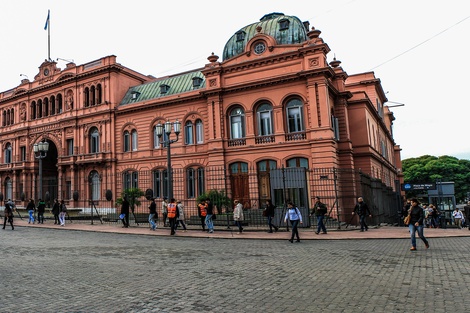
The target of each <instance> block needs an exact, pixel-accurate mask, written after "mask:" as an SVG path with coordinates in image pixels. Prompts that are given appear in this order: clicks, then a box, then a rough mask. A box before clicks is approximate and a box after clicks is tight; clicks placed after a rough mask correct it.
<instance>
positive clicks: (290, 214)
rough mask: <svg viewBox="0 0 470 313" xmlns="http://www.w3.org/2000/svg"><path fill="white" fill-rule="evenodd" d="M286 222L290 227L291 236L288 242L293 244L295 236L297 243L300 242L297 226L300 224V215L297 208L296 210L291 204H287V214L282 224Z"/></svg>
mask: <svg viewBox="0 0 470 313" xmlns="http://www.w3.org/2000/svg"><path fill="white" fill-rule="evenodd" d="M287 220H289V221H290V223H291V225H292V234H291V237H290V239H289V241H290V242H291V243H293V242H294V236H296V237H297V242H300V237H299V230H298V226H299V223H300V224H302V214H300V210H299V208H297V207H296V206H295V205H294V203H292V202H288V203H287V213H286V216H285V217H284V222H285V223H287Z"/></svg>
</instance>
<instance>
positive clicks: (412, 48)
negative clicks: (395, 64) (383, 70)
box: [370, 16, 470, 70]
mask: <svg viewBox="0 0 470 313" xmlns="http://www.w3.org/2000/svg"><path fill="white" fill-rule="evenodd" d="M469 18H470V16H467V17H466V18H464V19H463V20H460V21H458V22H457V23H455V24H454V25H452V26H449V27H447V28H446V29H444V30H443V31H440V32H439V33H437V34H435V35H433V36H432V37H430V38H428V39H426V40H425V41H423V42H421V43H419V44H417V45H416V46H413V47H411V48H410V49H408V50H405V51H403V52H402V53H400V54H398V55H396V56H394V57H393V58H391V59H389V60H387V61H385V62H383V63H380V64H379V65H377V66H375V67H373V68H371V69H370V70H374V69H376V68H378V67H380V66H382V65H384V64H387V63H388V62H390V61H393V60H395V59H396V58H398V57H401V56H402V55H404V54H405V53H408V52H410V51H411V50H414V49H416V48H418V47H419V46H421V45H423V44H425V43H426V42H428V41H430V40H432V39H434V38H436V37H437V36H439V35H441V34H443V33H445V32H446V31H448V30H449V29H451V28H453V27H455V26H457V25H458V24H460V23H462V22H464V21H465V20H467V19H469Z"/></svg>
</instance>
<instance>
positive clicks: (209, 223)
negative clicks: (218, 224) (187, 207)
mask: <svg viewBox="0 0 470 313" xmlns="http://www.w3.org/2000/svg"><path fill="white" fill-rule="evenodd" d="M206 225H207V229H208V230H209V232H213V231H214V222H213V221H212V214H207V215H206Z"/></svg>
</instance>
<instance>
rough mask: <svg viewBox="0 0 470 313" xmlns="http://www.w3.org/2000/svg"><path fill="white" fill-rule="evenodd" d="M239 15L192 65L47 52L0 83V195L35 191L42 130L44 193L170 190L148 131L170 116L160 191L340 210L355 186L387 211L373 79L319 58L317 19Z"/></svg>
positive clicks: (386, 128) (84, 200)
mask: <svg viewBox="0 0 470 313" xmlns="http://www.w3.org/2000/svg"><path fill="white" fill-rule="evenodd" d="M239 26H240V25H234V28H236V29H239V31H237V32H236V33H235V34H233V35H232V36H231V37H230V38H229V39H228V41H227V44H226V45H225V47H224V51H223V55H222V58H220V57H219V56H216V55H214V54H212V55H210V56H209V57H208V61H209V62H208V63H207V64H205V65H202V66H203V67H202V68H199V69H195V70H193V71H188V72H185V73H179V74H175V75H171V76H168V77H162V78H154V77H149V76H145V75H142V74H140V73H137V72H135V71H133V70H131V69H128V68H126V67H124V66H122V65H120V64H119V63H116V58H115V57H114V56H108V57H104V58H102V59H99V60H95V61H92V62H89V63H87V64H83V65H80V66H77V65H75V64H73V63H69V64H68V65H67V67H66V68H65V69H63V70H62V69H59V68H57V67H56V64H55V62H48V61H45V62H44V63H43V64H41V66H40V67H39V73H38V75H37V76H36V77H35V78H34V80H33V81H32V82H30V81H28V80H23V81H22V82H21V84H20V85H19V86H18V87H16V88H13V89H11V90H8V91H5V92H2V93H1V94H0V110H1V111H2V124H1V129H2V131H1V132H0V142H1V147H2V150H3V153H2V157H1V158H0V180H1V181H2V186H3V188H2V193H3V195H4V197H5V198H13V199H16V200H17V203H18V204H20V205H21V204H22V202H21V201H20V200H21V199H27V198H29V197H33V198H37V197H38V183H37V181H38V170H39V169H38V162H36V161H37V160H36V158H35V154H34V152H33V145H34V144H36V143H39V142H40V141H43V140H45V141H47V142H48V143H49V151H48V155H47V157H46V158H44V159H43V160H42V161H43V177H44V179H43V190H42V193H41V194H46V192H48V193H49V197H50V198H51V199H52V198H55V197H58V198H60V199H62V198H63V199H66V200H68V201H69V202H70V205H69V206H74V207H86V206H87V205H88V203H89V202H88V201H89V200H93V201H94V202H95V203H97V204H98V205H99V206H110V204H105V201H106V200H104V199H105V193H106V191H107V190H110V191H111V192H112V194H113V198H116V197H119V195H120V194H121V193H122V191H123V190H125V189H128V188H132V187H138V188H140V189H142V190H148V189H150V190H152V194H153V196H155V197H157V198H161V197H163V196H166V195H168V186H169V184H168V172H167V167H168V163H167V150H166V149H165V148H164V146H165V144H164V140H165V139H166V138H165V136H163V137H162V138H159V137H158V136H157V134H156V130H157V125H158V124H164V123H165V122H167V121H170V122H174V121H179V122H180V123H181V133H180V134H179V136H178V141H176V142H173V143H172V144H171V165H172V173H173V175H172V178H173V179H172V180H171V183H172V184H171V183H170V186H171V185H172V186H173V187H172V188H171V191H170V192H172V193H173V195H174V196H175V197H176V198H178V199H181V200H183V201H184V202H185V203H186V204H187V206H188V207H191V208H193V207H194V210H195V204H194V201H195V199H196V198H197V196H198V195H200V194H202V193H204V192H207V191H208V190H213V189H215V190H224V191H225V192H226V193H227V195H229V196H230V197H231V198H239V199H240V200H241V201H243V203H244V205H245V208H249V209H253V210H256V209H259V208H260V207H262V204H263V203H264V201H265V200H266V199H274V200H275V202H276V204H277V205H278V206H282V204H283V202H284V201H285V200H286V199H287V198H289V199H292V200H294V201H295V202H296V203H298V204H299V206H301V207H302V208H303V209H305V210H306V209H308V208H309V207H311V206H312V201H313V198H314V196H315V195H320V196H321V197H322V198H323V199H325V200H326V202H327V203H328V204H329V207H330V208H331V209H332V210H331V211H330V214H331V215H332V216H340V217H341V216H342V215H345V214H349V213H350V211H351V209H352V206H353V204H354V201H355V197H357V196H360V195H363V196H364V197H365V199H366V201H369V202H370V203H371V204H373V205H375V206H377V207H380V209H381V210H382V209H384V210H387V212H392V211H393V212H396V206H397V205H398V203H397V202H396V199H397V198H398V196H399V192H400V191H399V190H397V187H396V186H397V183H399V182H400V180H401V176H400V168H401V160H400V148H399V146H397V145H396V143H395V142H394V139H393V135H392V122H393V120H394V117H393V113H392V112H390V111H389V110H388V107H387V106H386V105H385V104H386V102H387V99H386V97H385V94H384V92H383V89H382V86H381V83H380V80H379V79H378V78H376V77H375V75H374V73H373V72H367V73H360V74H353V75H350V74H348V73H347V72H346V71H345V70H344V69H343V67H342V66H341V62H340V61H338V60H333V61H332V62H330V63H327V54H328V53H329V51H330V48H329V47H328V45H327V44H326V43H325V42H324V41H323V39H322V38H321V37H320V33H321V32H320V31H319V30H315V29H314V28H311V29H309V23H308V22H301V21H300V20H299V19H298V18H297V17H294V16H287V15H284V14H282V13H272V14H267V15H265V16H264V17H263V18H262V19H261V20H260V21H258V22H255V23H253V24H250V25H247V26H245V27H242V28H238V27H239ZM171 139H176V135H175V134H174V133H172V134H170V140H171ZM162 141H163V142H162ZM358 177H359V178H358ZM364 177H366V178H367V180H368V183H365V184H364V180H363V178H364ZM286 184H287V185H286ZM366 185H367V186H369V187H368V189H367V188H365V186H366ZM366 189H367V190H366ZM74 193H75V199H76V201H74ZM384 205H385V206H386V207H384ZM111 206H112V205H111ZM140 210H141V211H142V212H147V211H146V206H145V205H143V206H142V208H140ZM194 212H195V211H194ZM341 219H342V220H344V217H343V218H341Z"/></svg>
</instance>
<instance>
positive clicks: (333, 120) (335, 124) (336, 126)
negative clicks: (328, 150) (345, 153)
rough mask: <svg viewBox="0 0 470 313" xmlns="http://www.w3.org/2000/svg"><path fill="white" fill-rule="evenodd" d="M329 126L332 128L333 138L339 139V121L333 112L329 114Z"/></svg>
mask: <svg viewBox="0 0 470 313" xmlns="http://www.w3.org/2000/svg"><path fill="white" fill-rule="evenodd" d="M331 127H332V128H333V132H334V136H335V140H339V123H338V118H337V117H335V116H334V115H333V114H332V115H331Z"/></svg>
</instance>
